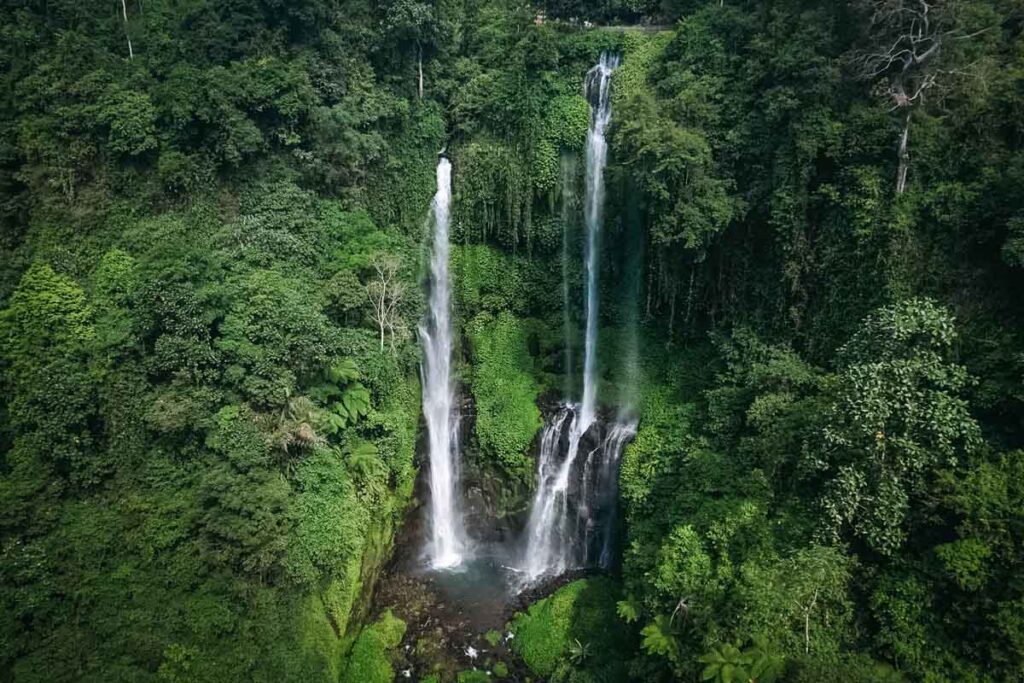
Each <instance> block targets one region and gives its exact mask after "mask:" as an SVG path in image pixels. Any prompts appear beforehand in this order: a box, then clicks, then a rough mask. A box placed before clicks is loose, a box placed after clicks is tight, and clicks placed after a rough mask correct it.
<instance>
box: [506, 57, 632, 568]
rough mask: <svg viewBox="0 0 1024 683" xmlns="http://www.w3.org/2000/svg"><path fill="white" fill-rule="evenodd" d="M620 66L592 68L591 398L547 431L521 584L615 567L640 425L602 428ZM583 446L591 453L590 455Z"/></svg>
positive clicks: (588, 222) (588, 212)
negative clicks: (617, 531)
mask: <svg viewBox="0 0 1024 683" xmlns="http://www.w3.org/2000/svg"><path fill="white" fill-rule="evenodd" d="M618 65H619V58H618V56H616V55H610V54H608V53H603V54H602V55H601V61H600V62H599V63H598V64H597V66H595V67H594V68H593V69H591V70H590V72H589V73H588V74H587V80H586V96H587V99H588V100H589V101H590V111H591V113H590V128H589V130H588V131H587V159H586V163H587V175H586V194H585V196H584V205H583V217H584V223H585V226H586V231H587V240H586V252H585V262H586V273H587V311H586V313H587V323H586V337H585V343H584V356H583V400H582V402H581V403H580V404H579V405H576V404H572V403H565V404H563V406H562V408H561V410H559V412H558V413H557V414H556V415H555V416H554V417H553V418H552V419H551V421H550V422H549V423H548V425H547V426H546V427H545V428H544V432H543V434H542V436H541V445H540V454H539V456H538V461H539V462H538V470H537V492H536V494H535V496H534V500H533V505H532V506H531V508H530V518H529V521H528V522H527V526H526V536H525V547H524V549H523V556H522V561H521V564H520V567H519V572H520V574H519V581H518V583H519V586H520V587H525V586H529V585H530V584H533V583H535V582H536V581H537V580H539V579H541V578H544V577H550V576H557V575H558V574H561V573H562V572H564V571H566V570H567V569H572V568H577V567H587V566H594V565H598V566H602V567H608V566H609V565H610V563H611V557H612V554H611V540H612V531H613V527H614V514H615V509H616V493H617V490H616V489H617V482H618V463H619V458H620V457H621V455H622V448H623V446H624V445H625V443H626V442H627V441H628V440H629V439H631V438H632V437H633V435H634V434H635V431H636V426H635V424H634V423H632V422H623V423H619V424H615V425H613V426H612V427H611V428H610V429H609V430H608V431H607V433H606V434H604V435H602V434H601V432H602V431H603V430H602V429H601V428H600V427H601V426H600V425H599V424H596V423H597V317H598V301H599V297H598V263H599V253H598V252H599V245H600V243H599V238H600V235H601V227H602V213H603V207H604V169H605V164H606V163H607V159H608V142H607V140H606V139H605V131H606V129H607V127H608V122H609V121H610V120H611V114H612V108H611V79H612V72H613V71H614V70H615V68H616V67H618ZM563 182H564V181H563ZM566 317H567V318H568V311H566ZM581 448H582V450H583V451H585V453H586V454H585V455H584V456H583V458H582V459H581V458H580V457H579V456H580V452H581ZM560 456H561V457H560Z"/></svg>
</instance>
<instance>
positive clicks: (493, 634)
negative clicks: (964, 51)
mask: <svg viewBox="0 0 1024 683" xmlns="http://www.w3.org/2000/svg"><path fill="white" fill-rule="evenodd" d="M484 640H486V641H487V643H488V644H489V645H490V646H491V647H498V643H500V642H501V633H499V632H498V631H495V630H494V629H491V630H490V631H488V632H487V633H485V634H484Z"/></svg>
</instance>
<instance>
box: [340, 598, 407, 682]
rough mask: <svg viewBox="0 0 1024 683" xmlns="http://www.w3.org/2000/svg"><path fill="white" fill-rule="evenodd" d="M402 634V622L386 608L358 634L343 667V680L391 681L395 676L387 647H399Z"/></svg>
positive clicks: (403, 625)
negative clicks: (345, 665)
mask: <svg viewBox="0 0 1024 683" xmlns="http://www.w3.org/2000/svg"><path fill="white" fill-rule="evenodd" d="M404 635H405V622H404V621H402V620H401V619H399V618H397V617H395V616H394V615H393V614H391V611H390V610H388V611H386V612H384V614H382V615H381V617H380V619H378V620H377V621H376V622H375V623H374V624H372V625H371V626H367V627H366V628H364V629H363V630H362V632H361V633H360V634H359V638H357V639H356V642H355V645H354V646H353V647H352V652H351V653H350V654H349V659H348V666H347V667H346V668H345V675H344V676H343V677H342V681H343V683H390V682H391V681H393V680H394V679H395V672H394V669H393V668H392V666H391V658H390V656H389V654H388V651H389V650H393V649H394V648H396V647H398V645H399V643H401V642H402V636H404Z"/></svg>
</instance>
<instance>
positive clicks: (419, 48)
mask: <svg viewBox="0 0 1024 683" xmlns="http://www.w3.org/2000/svg"><path fill="white" fill-rule="evenodd" d="M416 67H417V69H418V71H419V77H420V84H419V85H420V87H419V93H420V99H421V100H422V99H423V46H422V45H420V44H419V43H417V44H416Z"/></svg>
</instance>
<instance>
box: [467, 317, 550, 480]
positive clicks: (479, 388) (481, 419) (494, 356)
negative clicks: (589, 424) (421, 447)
mask: <svg viewBox="0 0 1024 683" xmlns="http://www.w3.org/2000/svg"><path fill="white" fill-rule="evenodd" d="M469 338H470V343H471V344H472V351H473V381H472V390H473V397H474V399H475V400H476V411H477V417H476V436H477V440H478V441H479V444H480V449H481V451H482V452H483V453H484V455H485V456H486V457H488V458H491V459H493V460H495V461H497V462H498V463H500V464H501V466H502V467H504V468H505V469H506V470H507V471H508V472H510V473H517V474H525V473H527V472H529V470H530V462H529V460H528V459H527V458H526V451H527V450H528V449H529V447H530V444H531V443H532V442H533V439H534V437H535V436H536V434H537V432H538V431H539V430H540V428H541V426H542V424H543V423H542V420H541V415H540V410H539V409H538V408H537V397H538V395H539V394H540V386H539V385H538V383H537V381H536V379H535V378H534V376H533V358H532V357H531V356H530V350H529V347H528V344H527V334H526V330H525V326H524V324H523V321H522V320H520V319H519V318H516V317H515V316H513V315H511V314H509V313H506V312H503V313H500V314H498V316H497V317H495V316H491V315H490V314H487V313H483V314H480V315H478V316H477V317H476V318H474V319H473V320H472V322H471V323H470V325H469Z"/></svg>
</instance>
